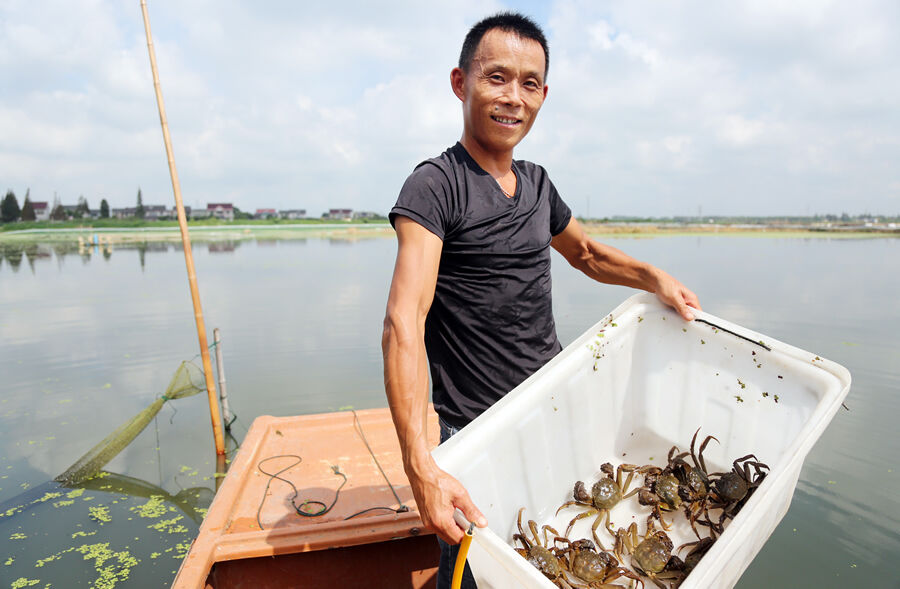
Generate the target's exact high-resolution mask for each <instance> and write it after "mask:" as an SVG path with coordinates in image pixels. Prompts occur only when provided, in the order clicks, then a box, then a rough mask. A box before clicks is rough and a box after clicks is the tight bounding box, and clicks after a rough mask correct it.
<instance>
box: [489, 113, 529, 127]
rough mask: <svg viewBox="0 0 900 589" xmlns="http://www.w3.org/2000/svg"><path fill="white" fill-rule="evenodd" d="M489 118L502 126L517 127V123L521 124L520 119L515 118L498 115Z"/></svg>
mask: <svg viewBox="0 0 900 589" xmlns="http://www.w3.org/2000/svg"><path fill="white" fill-rule="evenodd" d="M491 118H492V119H493V120H495V121H497V122H498V123H501V124H503V125H518V124H519V123H521V122H522V121H521V119H516V118H512V117H501V116H498V115H491Z"/></svg>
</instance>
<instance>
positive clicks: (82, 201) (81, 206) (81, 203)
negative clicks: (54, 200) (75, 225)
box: [75, 194, 91, 219]
mask: <svg viewBox="0 0 900 589" xmlns="http://www.w3.org/2000/svg"><path fill="white" fill-rule="evenodd" d="M90 215H91V207H89V206H88V202H87V199H86V198H84V195H83V194H82V195H81V196H79V197H78V206H76V207H75V218H76V219H81V218H82V217H89V216H90Z"/></svg>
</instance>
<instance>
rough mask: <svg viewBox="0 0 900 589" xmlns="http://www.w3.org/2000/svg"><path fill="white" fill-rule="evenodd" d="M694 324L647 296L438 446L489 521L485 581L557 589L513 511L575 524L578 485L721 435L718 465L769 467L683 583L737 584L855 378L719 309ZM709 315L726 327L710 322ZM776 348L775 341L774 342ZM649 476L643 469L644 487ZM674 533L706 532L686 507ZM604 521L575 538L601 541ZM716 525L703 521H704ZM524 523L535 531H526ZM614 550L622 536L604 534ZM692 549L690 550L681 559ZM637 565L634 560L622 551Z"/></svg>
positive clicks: (477, 567)
mask: <svg viewBox="0 0 900 589" xmlns="http://www.w3.org/2000/svg"><path fill="white" fill-rule="evenodd" d="M695 314H696V316H697V319H698V320H697V321H692V322H685V321H684V320H682V319H681V318H680V317H679V316H678V315H677V314H676V313H675V312H674V311H673V310H671V309H669V308H667V307H665V306H664V305H662V304H661V303H659V302H658V301H657V299H656V297H655V296H653V295H649V294H638V295H635V296H633V297H631V298H629V299H628V300H626V301H625V302H624V303H623V304H622V305H620V306H619V307H618V308H617V309H615V310H614V311H613V312H612V313H611V314H610V315H609V316H607V317H606V318H604V320H602V321H600V322H599V323H597V325H595V326H594V327H592V328H591V329H589V330H588V331H587V332H586V333H585V334H583V335H582V336H581V337H579V338H578V339H577V340H576V341H575V342H573V343H572V344H571V345H569V346H567V347H566V348H565V349H564V350H563V351H562V352H561V353H560V354H559V355H558V356H557V357H556V358H554V359H553V360H551V361H550V362H548V363H547V365H546V366H544V367H543V368H541V369H540V370H539V371H538V372H536V373H535V374H534V375H532V376H531V377H529V378H528V379H527V380H526V381H525V382H523V383H522V384H521V385H519V386H518V387H516V388H515V389H514V390H513V391H511V392H510V393H509V394H508V395H507V396H506V397H504V398H503V399H502V400H501V401H499V402H498V403H497V404H495V405H494V406H493V407H491V408H490V409H489V410H488V411H486V412H485V413H484V414H483V415H481V416H480V417H478V418H477V419H476V420H474V421H473V422H472V423H471V424H469V425H468V426H467V427H465V428H464V429H463V430H462V431H460V432H459V433H458V434H457V435H455V436H454V437H453V438H451V439H450V440H449V441H448V442H446V443H444V444H442V445H441V446H439V447H438V448H437V449H435V450H434V457H435V459H436V460H437V462H438V464H439V465H440V467H441V468H443V469H444V470H446V471H447V472H449V473H450V474H452V475H453V476H455V477H456V478H457V479H459V480H460V482H462V484H463V485H464V486H465V487H466V489H467V490H468V491H469V494H470V496H471V497H472V499H473V501H474V502H475V504H476V505H477V506H478V508H479V509H480V510H481V511H482V512H483V513H484V514H485V516H486V517H487V518H488V522H489V525H488V527H487V528H483V529H476V532H475V537H474V541H473V542H472V546H471V548H470V551H469V563H470V565H471V567H472V571H473V574H474V575H475V578H476V580H477V581H478V586H479V587H480V588H482V589H488V588H505V587H534V588H552V587H553V586H554V585H553V584H552V583H551V582H550V581H549V580H548V579H546V578H545V577H544V576H543V575H542V574H541V573H540V572H539V571H538V570H537V569H535V568H534V567H532V566H531V565H530V564H529V563H528V562H527V561H526V560H525V559H523V558H522V557H521V556H519V555H518V554H517V553H516V552H515V551H514V550H513V549H512V546H513V534H514V533H516V531H517V530H516V514H517V513H518V510H519V508H520V507H523V506H524V507H525V512H524V515H523V525H525V524H526V521H527V520H528V519H533V520H535V521H536V522H537V523H538V526H539V527H540V526H542V525H544V524H550V525H552V526H554V527H555V528H556V529H557V530H559V531H560V532H564V531H565V529H566V526H567V525H568V522H569V521H570V520H571V519H572V518H573V517H574V516H575V515H577V514H578V513H580V510H579V508H576V507H569V508H566V509H564V510H562V511H561V512H560V513H559V515H555V513H556V510H557V508H558V507H559V506H560V505H562V504H563V503H564V502H565V501H569V500H571V499H572V489H573V486H574V483H575V481H578V480H581V481H584V482H585V484H586V486H587V488H588V489H590V486H591V484H592V483H593V482H594V481H596V480H597V478H598V476H600V465H601V464H603V463H604V462H611V463H612V464H613V465H614V466H618V465H619V464H622V463H625V462H627V463H633V464H637V465H644V464H655V465H658V466H660V467H662V466H665V464H666V454H667V453H668V451H669V449H670V448H671V447H672V446H673V445H677V446H678V447H679V448H680V449H682V450H687V449H688V447H689V445H690V441H691V437H692V435H693V434H694V432H695V431H696V430H697V428H698V427H699V428H702V429H701V430H700V435H699V436H698V446H699V442H700V441H701V440H702V439H703V438H705V436H707V435H714V436H716V438H717V439H718V441H719V443H718V444H717V443H716V442H711V443H710V444H709V445H708V447H707V448H706V452H705V453H704V457H705V458H706V463H707V466H708V470H709V472H724V471H727V470H730V469H731V465H732V461H733V460H735V459H737V458H739V457H742V456H745V455H747V454H751V453H752V454H755V455H756V457H757V458H758V459H759V460H760V461H762V462H764V463H766V464H767V465H769V467H770V468H771V471H770V473H769V474H768V476H767V477H766V478H765V480H764V482H763V484H762V485H760V487H759V488H758V489H757V490H756V491H755V493H754V494H753V496H752V497H751V499H750V500H749V501H748V502H747V504H746V505H745V506H744V508H743V509H742V510H741V511H740V513H739V514H738V515H737V516H736V517H735V518H734V520H733V521H731V522H730V523H728V524H727V527H726V529H725V532H724V533H723V534H722V536H721V537H720V538H719V539H718V541H717V542H716V543H715V544H714V545H713V547H712V548H711V549H710V550H709V552H708V553H707V554H706V556H704V558H703V559H702V560H701V561H700V564H699V565H698V566H697V567H696V568H695V569H694V571H693V572H692V573H691V574H690V576H689V577H688V578H687V579H686V580H685V582H684V583H683V584H682V585H681V587H683V588H684V589H697V588H701V587H703V588H705V587H717V588H729V587H733V586H734V584H735V583H736V582H737V580H738V579H739V578H740V576H741V573H743V571H744V570H745V569H746V568H747V566H748V565H749V564H750V562H751V561H752V560H753V558H754V557H755V555H756V554H757V553H758V552H759V550H760V548H761V547H762V545H763V544H764V543H765V541H766V540H767V539H768V538H769V536H770V535H771V533H772V531H773V530H774V529H775V526H776V525H777V524H778V522H779V521H780V520H781V518H782V517H783V516H784V514H785V513H786V512H787V509H788V507H789V505H790V501H791V497H792V495H793V493H794V488H795V487H796V485H797V479H798V477H799V475H800V468H801V466H802V464H803V460H804V458H805V457H806V455H807V453H808V452H809V450H810V449H811V448H812V446H813V444H814V443H815V441H816V440H817V439H818V438H819V436H820V435H821V434H822V432H823V431H824V429H825V427H826V426H827V425H828V423H829V422H830V421H831V419H832V417H834V415H835V413H836V412H837V411H838V409H839V408H840V406H841V402H842V401H843V399H844V397H845V396H846V395H847V392H848V391H849V389H850V373H849V372H848V371H847V370H846V369H845V368H843V367H842V366H839V365H838V364H835V363H834V362H830V361H828V360H824V359H822V358H819V357H818V356H816V355H815V354H813V353H810V352H805V351H803V350H800V349H798V348H795V347H792V346H790V345H787V344H785V343H782V342H779V341H776V340H773V339H771V338H769V337H767V336H765V335H762V334H759V333H755V332H753V331H750V330H748V329H745V328H743V327H740V326H737V325H734V324H732V323H729V322H728V321H726V320H723V319H719V318H717V317H714V316H712V315H710V314H708V313H704V312H700V311H698V312H696V313H695ZM706 321H708V322H710V323H713V324H715V325H716V326H718V327H713V326H711V325H710V324H709V323H705V322H706ZM767 348H768V349H767ZM640 484H641V477H639V476H635V483H634V484H633V486H632V488H634V486H637V485H640ZM636 499H637V498H636V497H632V498H630V499H627V500H624V501H622V502H621V503H620V504H619V505H618V506H616V507H615V508H614V509H613V510H612V511H611V519H612V522H613V524H614V526H615V527H616V528H618V527H623V528H624V527H627V526H628V525H629V524H630V523H631V522H637V524H638V528H639V531H640V533H641V534H643V533H644V530H645V525H646V520H647V515H648V514H649V508H648V507H643V506H640V505H639V504H638V502H637V500H636ZM673 518H675V519H676V524H675V525H674V526H673V529H672V531H671V532H670V533H669V535H670V537H671V538H672V540H673V542H674V543H675V545H676V546H678V545H679V544H681V543H684V542H689V541H691V540H695V539H696V537H695V536H694V535H693V533H692V532H691V531H690V528H689V526H688V525H687V523H686V522H685V521H684V519H685V518H684V517H683V514H681V513H680V512H679V513H678V515H677V517H676V516H674V515H673V514H669V515H668V516H667V521H671V520H672V519H673ZM593 519H594V518H593V517H590V518H585V519H584V520H581V521H580V522H579V523H578V524H576V526H575V527H574V529H573V532H572V534H571V536H570V537H571V538H572V539H573V540H574V539H577V538H583V537H587V538H590V537H591V535H590V525H591V523H592V521H593ZM700 529H701V530H705V528H702V527H701V528H700ZM526 531H527V528H526ZM598 533H599V534H600V538H601V540H604V546H605V547H606V548H607V549H608V548H610V547H611V545H612V538H611V536H610V535H609V534H608V533H607V532H605V531H604V530H603V527H602V526H601V527H600V528H599V530H598ZM681 556H684V553H682V554H681ZM624 560H625V563H624V564H630V557H628V556H625V557H624Z"/></svg>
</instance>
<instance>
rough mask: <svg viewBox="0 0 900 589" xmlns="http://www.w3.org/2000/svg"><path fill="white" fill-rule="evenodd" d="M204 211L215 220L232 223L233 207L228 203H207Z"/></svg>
mask: <svg viewBox="0 0 900 589" xmlns="http://www.w3.org/2000/svg"><path fill="white" fill-rule="evenodd" d="M206 210H207V211H209V214H210V215H211V216H213V217H215V218H217V219H224V220H225V221H234V205H232V204H231V203H230V202H228V203H212V202H211V203H207V204H206Z"/></svg>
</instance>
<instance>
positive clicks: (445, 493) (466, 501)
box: [381, 217, 487, 544]
mask: <svg viewBox="0 0 900 589" xmlns="http://www.w3.org/2000/svg"><path fill="white" fill-rule="evenodd" d="M395 226H396V231H397V241H398V249H397V261H396V263H395V266H394V276H393V279H392V281H391V290H390V295H389V296H388V304H387V312H386V314H385V319H384V334H383V336H382V339H381V348H382V353H383V355H384V388H385V392H386V393H387V398H388V405H389V406H390V409H391V416H392V417H393V420H394V427H395V428H396V429H397V437H398V438H399V440H400V449H401V452H402V455H403V468H404V470H405V471H406V475H407V477H408V478H409V482H410V485H411V486H412V490H413V495H414V496H415V499H416V505H417V506H418V508H419V513H420V515H421V516H422V520H423V522H424V523H425V524H426V525H428V526H429V527H431V528H432V529H433V530H434V531H435V533H436V534H437V535H438V536H440V537H441V538H443V539H444V540H445V541H446V542H450V543H452V544H456V543H458V542H459V541H460V540H461V539H462V537H463V532H462V530H460V529H459V526H457V525H456V523H455V522H454V520H453V510H454V508H455V507H459V508H460V509H461V510H462V512H463V514H464V515H465V516H466V517H467V518H468V519H469V520H470V521H474V522H475V523H476V524H478V525H480V526H484V525H486V524H487V522H486V520H485V518H484V516H483V515H482V514H481V512H480V511H478V509H477V508H476V507H475V505H474V504H473V503H472V501H471V499H470V498H469V495H468V493H467V492H466V490H465V489H464V488H463V486H462V485H461V484H460V483H459V481H457V480H456V479H454V478H453V477H451V476H450V475H449V474H447V473H445V472H444V471H442V470H441V469H440V468H438V466H437V464H436V463H435V461H434V459H433V458H432V457H431V451H430V450H431V449H430V448H429V447H428V441H427V437H426V431H425V423H426V410H427V408H428V365H427V362H426V355H425V318H426V317H427V315H428V310H429V309H430V308H431V303H432V301H433V299H434V289H435V285H436V283H437V273H438V265H439V264H440V256H441V248H442V246H443V242H442V241H441V240H440V238H438V237H437V236H436V235H434V234H433V233H431V232H430V231H428V230H427V229H425V228H424V227H422V226H421V225H419V224H418V223H416V222H415V221H412V220H411V219H409V218H406V217H398V218H397V220H396V223H395Z"/></svg>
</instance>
